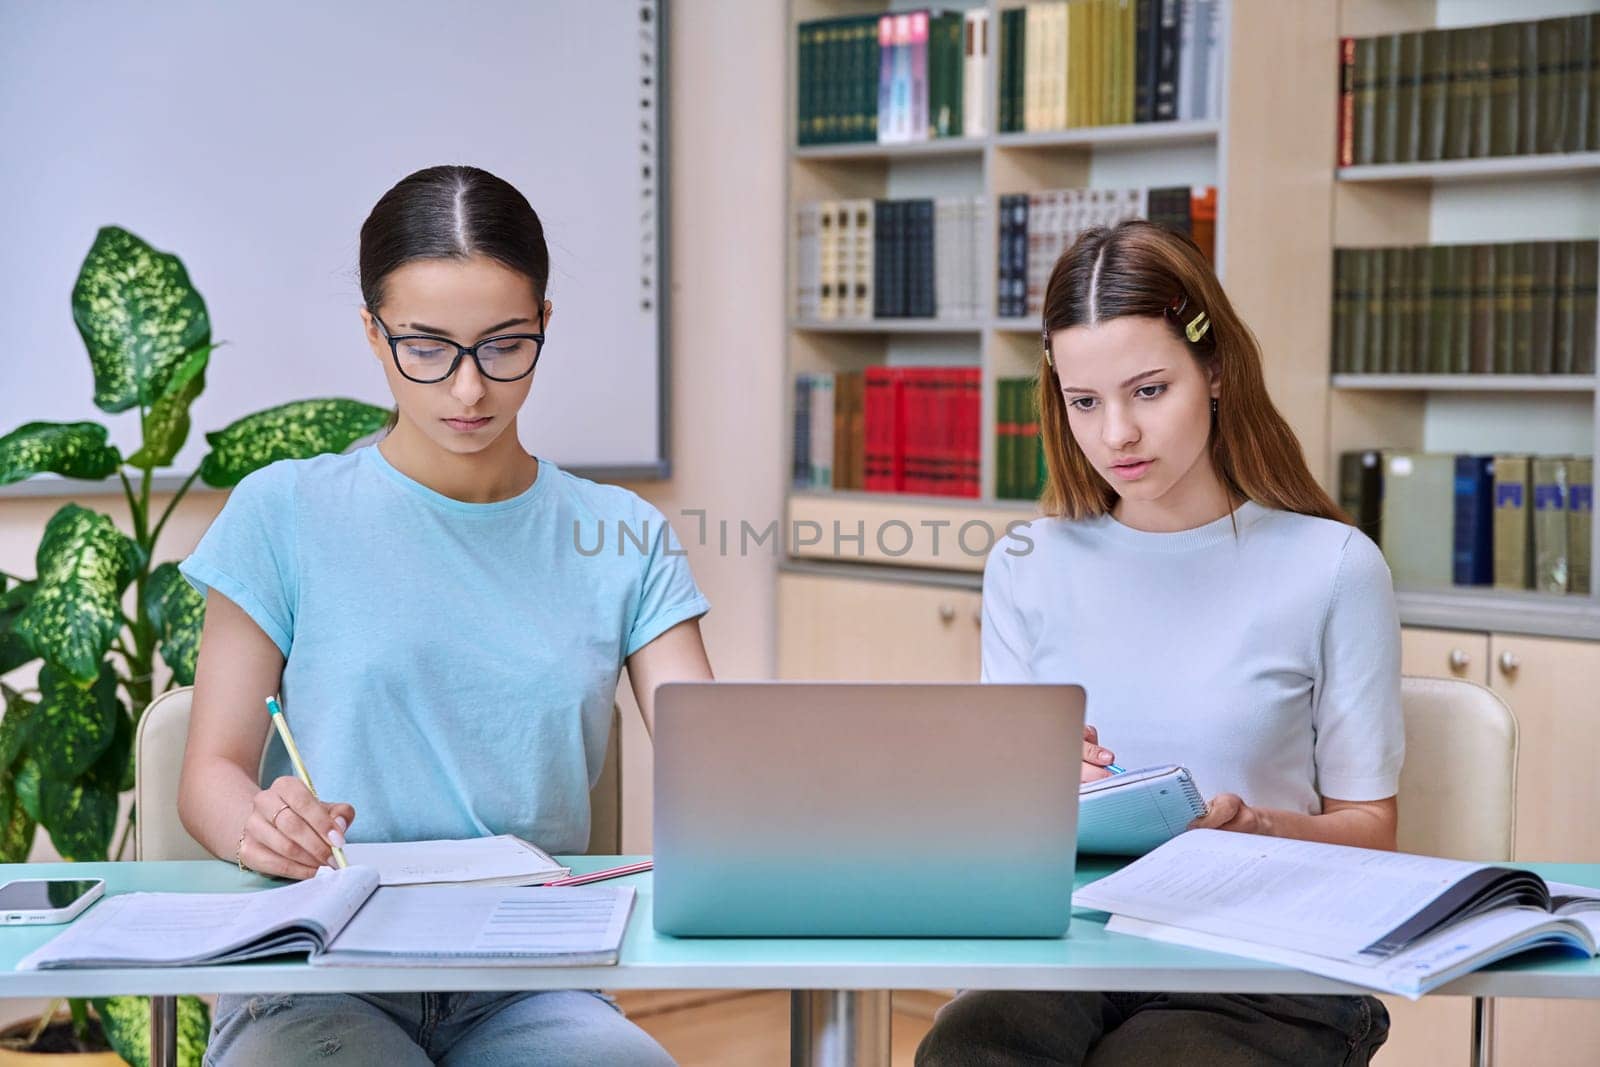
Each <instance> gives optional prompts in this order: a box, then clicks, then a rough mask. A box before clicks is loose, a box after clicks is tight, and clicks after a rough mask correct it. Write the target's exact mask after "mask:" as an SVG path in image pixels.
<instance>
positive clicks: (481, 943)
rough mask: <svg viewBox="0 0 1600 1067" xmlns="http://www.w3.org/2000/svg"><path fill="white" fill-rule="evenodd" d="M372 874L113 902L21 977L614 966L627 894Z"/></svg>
mask: <svg viewBox="0 0 1600 1067" xmlns="http://www.w3.org/2000/svg"><path fill="white" fill-rule="evenodd" d="M378 883H379V875H378V872H377V870H375V869H374V868H372V867H348V868H345V869H344V870H341V871H330V870H324V871H323V872H322V873H320V874H318V875H317V876H316V877H314V878H308V879H306V880H305V881H303V882H296V883H294V884H292V885H286V886H282V887H280V888H276V889H264V890H261V891H259V892H241V893H122V894H118V895H115V896H108V897H106V898H104V899H103V900H101V901H100V902H99V903H98V904H97V905H95V906H94V907H92V908H90V909H89V911H88V912H86V913H85V914H84V915H83V917H82V918H80V919H78V920H77V921H76V922H74V923H73V924H72V925H71V926H68V927H67V928H66V929H65V930H64V931H63V932H62V933H61V934H60V935H59V936H57V937H55V938H54V939H52V940H51V941H49V942H47V943H46V944H44V945H43V946H41V947H40V948H39V949H37V950H36V951H34V952H33V953H31V954H30V955H28V956H26V957H25V958H24V959H23V960H22V961H21V962H20V963H19V964H18V965H17V969H18V970H53V969H61V968H78V967H181V966H186V965H191V964H212V963H233V962H237V961H240V960H253V959H262V958H265V957H269V956H279V955H284V954H287V953H301V952H305V953H309V954H310V962H311V963H312V964H313V965H316V966H386V967H395V966H401V967H404V966H418V967H422V966H453V965H473V966H482V965H496V964H499V965H505V966H514V967H531V966H580V965H589V964H611V963H615V962H616V961H617V952H618V950H619V948H620V947H621V944H622V935H623V931H624V930H625V929H626V928H627V924H628V915H629V913H630V911H631V910H632V908H633V896H634V894H633V889H632V888H631V887H628V886H581V887H572V888H555V887H548V888H546V887H535V888H519V887H497V886H387V887H383V888H380V887H379V884H378Z"/></svg>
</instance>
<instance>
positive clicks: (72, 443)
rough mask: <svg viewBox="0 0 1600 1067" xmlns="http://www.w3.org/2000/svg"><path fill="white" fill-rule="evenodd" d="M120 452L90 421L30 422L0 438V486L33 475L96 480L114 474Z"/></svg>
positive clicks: (100, 427) (98, 425) (118, 462)
mask: <svg viewBox="0 0 1600 1067" xmlns="http://www.w3.org/2000/svg"><path fill="white" fill-rule="evenodd" d="M120 466H122V453H120V452H118V451H117V448H116V446H115V445H110V444H107V443H106V428H105V427H104V426H101V425H100V424H99V423H94V422H30V423H28V424H27V425H25V426H19V427H18V428H17V429H15V430H12V431H11V432H10V433H8V434H6V435H5V436H4V437H0V485H5V484H7V483H9V482H20V481H21V480H22V479H24V478H31V477H33V476H34V475H35V474H60V475H63V476H65V477H67V478H84V479H88V480H91V481H99V480H100V479H101V478H109V477H111V476H112V475H113V474H115V473H117V468H118V467H120Z"/></svg>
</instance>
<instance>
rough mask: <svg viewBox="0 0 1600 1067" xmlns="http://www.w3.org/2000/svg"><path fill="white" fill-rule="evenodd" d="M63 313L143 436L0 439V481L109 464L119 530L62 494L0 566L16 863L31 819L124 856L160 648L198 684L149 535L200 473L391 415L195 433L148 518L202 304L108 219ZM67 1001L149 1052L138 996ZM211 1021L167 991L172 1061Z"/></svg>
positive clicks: (12, 857) (158, 257)
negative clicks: (175, 1004)
mask: <svg viewBox="0 0 1600 1067" xmlns="http://www.w3.org/2000/svg"><path fill="white" fill-rule="evenodd" d="M72 314H73V318H74V320H75V321H76V322H77V326H78V332H79V333H80V334H81V335H82V336H83V340H84V344H85V345H86V347H87V348H88V353H89V362H90V363H91V364H92V366H93V370H94V383H95V394H94V402H95V405H96V406H97V407H99V408H100V409H101V410H102V411H106V412H111V413H115V412H122V411H129V410H133V409H137V411H138V412H139V417H140V422H141V426H142V437H141V440H140V447H139V449H138V450H137V451H135V452H134V453H133V454H131V455H128V456H124V455H122V453H121V452H120V451H119V450H118V449H117V448H116V446H114V445H112V444H111V443H109V440H108V433H107V431H106V428H105V427H104V426H101V425H99V424H98V423H94V422H77V423H44V422H32V423H28V424H27V425H25V426H21V427H19V428H17V429H16V430H13V431H12V432H10V433H9V434H6V435H5V436H4V437H0V485H4V484H7V483H10V482H15V481H20V480H22V479H24V478H30V477H33V476H34V475H38V474H57V475H63V476H65V477H68V478H81V479H91V480H97V481H98V480H102V479H106V478H110V477H112V476H113V475H115V476H116V477H117V478H119V479H120V480H121V483H122V490H123V493H124V495H125V496H126V498H127V504H128V512H129V516H130V525H131V526H132V530H131V531H124V530H122V529H119V528H118V526H117V525H116V523H114V522H113V521H112V520H111V519H110V518H109V517H108V516H106V515H104V514H101V513H100V512H98V511H95V510H93V509H92V508H85V507H82V506H80V505H78V504H76V503H71V504H67V505H65V506H64V507H62V508H61V509H60V510H59V511H57V512H56V513H55V515H54V516H53V517H52V518H51V519H50V521H49V522H48V523H47V524H46V526H45V529H44V535H43V537H42V538H41V539H40V541H39V548H38V553H37V557H36V566H35V572H34V575H33V577H31V578H24V577H22V576H20V575H13V574H6V573H4V572H3V571H0V698H3V700H4V709H5V714H4V717H3V718H0V861H3V862H11V863H14V862H22V861H24V860H25V859H26V858H27V855H28V850H29V847H30V845H31V843H32V841H33V837H34V832H35V829H36V827H39V826H43V827H44V829H45V830H46V831H47V832H48V833H49V835H50V839H51V842H52V843H53V844H54V846H55V848H56V851H57V852H59V853H60V854H61V856H62V857H63V858H65V859H68V860H106V859H124V858H127V853H128V849H129V841H130V835H131V831H132V827H133V819H134V818H136V817H137V812H134V813H133V814H132V815H130V817H129V820H128V823H127V825H126V826H125V827H124V829H123V832H122V834H121V837H120V839H119V840H117V841H115V842H114V841H113V840H112V837H113V834H114V832H115V828H116V821H117V810H118V797H119V795H120V794H121V793H123V792H124V791H126V790H128V789H131V788H132V786H133V740H134V731H135V730H136V728H137V727H138V723H139V717H140V715H141V714H143V712H144V709H145V708H146V707H147V706H148V705H149V704H150V701H151V699H152V698H153V697H154V696H155V695H156V693H157V689H156V677H157V671H158V666H157V656H158V655H159V657H160V660H161V661H162V662H163V663H164V664H165V666H166V670H167V672H169V673H170V678H171V682H172V684H175V685H188V684H190V683H191V682H193V680H194V665H195V656H196V653H197V652H198V649H199V643H200V626H201V621H202V619H203V616H204V611H205V604H204V601H203V600H202V599H201V598H200V596H199V595H198V594H197V593H195V591H194V590H193V589H192V588H191V587H190V586H189V584H188V583H187V582H186V581H185V580H184V579H183V577H182V576H181V575H180V574H179V573H178V568H177V564H176V563H174V562H172V561H170V560H169V561H163V562H157V556H156V547H157V542H158V541H159V540H160V538H161V532H162V530H163V529H164V528H165V527H166V524H167V520H168V519H170V518H171V516H172V514H173V511H174V510H175V509H176V508H177V506H178V503H179V501H181V500H182V499H183V497H184V495H185V494H186V493H187V492H188V491H189V489H190V487H191V486H192V485H193V484H194V482H195V480H196V479H199V480H201V481H203V482H205V484H207V485H209V486H212V487H214V488H227V487H230V486H233V485H236V484H238V482H239V480H240V479H241V478H243V477H244V476H245V475H247V474H249V473H250V472H251V471H254V470H256V469H258V468H260V467H264V466H266V465H267V464H269V463H272V462H273V461H275V460H279V459H289V458H304V457H307V456H312V455H316V454H317V453H320V452H337V451H343V450H344V449H346V448H348V447H350V445H352V444H354V443H355V442H356V441H358V440H360V439H361V438H363V437H366V436H369V435H371V434H373V433H375V432H377V431H378V430H379V429H381V428H382V427H383V425H384V423H385V421H386V420H387V418H388V414H389V412H388V411H387V409H385V408H380V407H374V406H372V405H370V404H363V403H359V402H357V401H354V400H343V399H322V400H306V401H300V402H297V403H292V404H285V405H282V406H281V407H275V408H272V409H269V410H267V411H262V412H259V413H257V414H254V415H249V416H247V417H245V418H242V419H240V420H239V421H237V422H235V423H233V424H232V425H230V426H227V427H225V428H224V429H222V430H219V431H216V432H214V433H208V434H207V435H206V440H207V442H208V443H209V444H210V445H211V451H210V452H209V454H207V455H206V457H205V459H204V461H203V462H202V463H201V464H200V466H199V469H198V470H196V471H195V472H194V473H193V474H192V475H190V476H189V478H188V479H187V480H186V481H185V482H184V483H183V484H182V486H181V487H180V488H179V489H178V490H177V491H176V492H175V493H173V495H172V497H171V499H170V500H168V501H167V503H166V506H165V507H164V508H162V510H161V512H160V514H159V515H157V514H155V513H154V509H153V507H152V502H151V485H152V478H153V474H154V472H155V470H156V469H157V468H159V467H164V466H167V465H169V464H170V463H171V462H172V461H173V459H174V458H175V457H176V456H177V454H178V451H179V449H181V448H182V447H183V444H184V442H185V441H186V440H187V439H188V436H189V406H190V405H191V404H192V403H193V402H194V399H195V398H196V397H197V396H199V395H200V393H201V391H202V390H203V389H204V388H205V375H206V369H207V364H208V363H209V361H210V358H211V353H212V351H213V349H214V348H215V347H216V345H215V343H214V342H213V341H212V339H211V321H210V319H209V317H208V316H207V314H206V305H205V301H204V300H202V299H201V297H200V294H199V293H198V292H196V291H195V289H194V287H193V286H192V285H191V284H190V282H189V276H188V273H187V271H185V270H184V267H183V264H182V262H180V261H179V260H178V258H177V257H176V256H174V255H171V254H169V253H165V252H160V251H157V250H156V249H154V248H152V247H150V246H149V245H148V244H146V243H145V242H144V241H142V240H140V239H139V238H138V237H136V236H134V235H133V234H131V233H129V232H127V231H126V230H122V229H119V228H117V227H114V226H108V227H106V228H104V229H102V230H101V231H100V233H99V234H98V235H97V237H96V238H95V242H94V245H93V247H92V248H90V250H89V254H88V256H87V257H86V258H85V260H84V263H83V268H82V269H81V270H80V271H79V273H78V279H77V284H76V285H75V286H74V287H73V290H72ZM35 666H37V674H36V676H34V675H33V674H32V671H31V668H33V667H35ZM13 672H21V673H20V674H14V673H13ZM8 676H10V677H12V678H13V679H14V680H15V684H12V683H11V682H8V681H7V678H8ZM22 678H27V679H28V680H26V681H23V680H18V679H22ZM69 1004H70V1014H71V1030H72V1036H73V1038H74V1039H75V1040H76V1041H77V1042H78V1043H80V1044H87V1045H91V1047H92V1041H93V1039H92V1037H91V1027H94V1025H95V1024H96V1023H98V1027H97V1028H103V1030H104V1034H105V1039H106V1040H107V1041H108V1042H109V1044H110V1046H111V1047H112V1048H113V1049H114V1050H115V1051H116V1052H117V1053H118V1054H119V1055H121V1056H122V1057H123V1058H124V1059H126V1060H127V1061H128V1062H130V1063H132V1064H134V1065H135V1067H140V1065H142V1064H145V1063H148V1061H149V1048H150V1034H149V1021H150V1014H149V1010H148V1005H147V1002H146V1000H145V998H142V997H112V998H106V999H97V1000H95V1001H94V1002H93V1005H94V1011H93V1015H92V1016H91V1012H90V1008H89V1005H88V1004H85V1003H84V1002H81V1001H71V1002H69ZM53 1015H54V1013H53V1012H46V1013H45V1015H44V1017H43V1018H42V1020H41V1022H40V1024H39V1026H38V1030H40V1031H43V1030H44V1028H45V1026H44V1024H45V1023H48V1022H50V1020H51V1018H52V1017H53ZM209 1025H210V1023H209V1019H208V1013H207V1010H206V1007H205V1004H204V1003H203V1002H202V1001H199V1000H197V999H195V998H184V999H183V1000H182V1001H181V1002H180V1004H179V1011H178V1034H179V1039H180V1044H181V1058H180V1062H182V1063H188V1064H193V1065H195V1067H199V1063H200V1054H201V1052H202V1051H203V1050H204V1048H205V1041H206V1034H207V1031H208V1029H209ZM32 1036H37V1035H32Z"/></svg>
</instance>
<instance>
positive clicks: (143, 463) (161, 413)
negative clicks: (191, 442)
mask: <svg viewBox="0 0 1600 1067" xmlns="http://www.w3.org/2000/svg"><path fill="white" fill-rule="evenodd" d="M205 355H206V357H207V358H209V357H210V355H211V352H210V350H209V349H207V350H206V352H205ZM205 388H206V372H205V367H204V366H202V367H201V368H200V372H199V373H198V374H196V375H195V376H194V377H193V378H190V379H189V381H188V383H187V384H185V385H184V387H183V388H182V389H177V390H174V391H173V392H171V393H169V394H168V395H166V396H164V397H162V398H161V399H160V400H157V401H156V402H155V404H154V405H152V406H151V407H150V408H148V409H147V410H146V411H145V413H144V446H143V447H142V448H140V449H139V451H137V452H135V453H134V454H133V455H131V456H129V457H128V462H129V463H131V464H132V465H133V466H135V467H138V468H140V469H141V470H154V469H155V468H156V467H165V466H166V465H167V464H169V463H171V462H172V461H173V459H174V458H176V457H177V455H178V450H179V449H181V448H183V444H184V442H185V441H187V440H188V439H189V405H190V404H192V403H194V400H195V397H197V396H199V395H200V394H201V393H203V392H205Z"/></svg>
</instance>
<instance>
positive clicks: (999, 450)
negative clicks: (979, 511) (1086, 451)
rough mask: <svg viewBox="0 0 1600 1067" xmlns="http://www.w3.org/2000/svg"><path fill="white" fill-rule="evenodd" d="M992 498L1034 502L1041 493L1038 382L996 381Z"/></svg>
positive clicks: (1042, 464) (1042, 468) (1018, 380)
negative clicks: (993, 494)
mask: <svg viewBox="0 0 1600 1067" xmlns="http://www.w3.org/2000/svg"><path fill="white" fill-rule="evenodd" d="M995 385H996V387H997V395H996V397H995V470H994V482H995V496H997V497H999V498H1000V499H1001V500H1037V499H1039V494H1040V493H1042V492H1043V491H1044V481H1045V467H1044V449H1043V448H1042V447H1041V442H1040V439H1039V393H1038V390H1039V381H1038V379H1037V378H1001V379H999V380H997V381H996V382H995Z"/></svg>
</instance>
